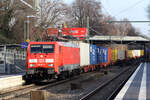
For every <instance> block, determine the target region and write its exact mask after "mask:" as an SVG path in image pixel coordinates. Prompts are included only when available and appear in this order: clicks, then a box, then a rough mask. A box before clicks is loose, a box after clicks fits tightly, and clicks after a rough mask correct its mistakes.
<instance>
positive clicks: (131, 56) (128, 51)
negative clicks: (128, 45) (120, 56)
mask: <svg viewBox="0 0 150 100" xmlns="http://www.w3.org/2000/svg"><path fill="white" fill-rule="evenodd" d="M127 58H133V53H132V50H127Z"/></svg>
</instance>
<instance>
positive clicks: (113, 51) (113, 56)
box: [111, 49, 118, 62]
mask: <svg viewBox="0 0 150 100" xmlns="http://www.w3.org/2000/svg"><path fill="white" fill-rule="evenodd" d="M111 60H112V62H116V61H117V60H118V50H117V49H111Z"/></svg>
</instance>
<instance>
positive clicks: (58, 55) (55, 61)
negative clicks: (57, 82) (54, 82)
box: [25, 42, 80, 81]
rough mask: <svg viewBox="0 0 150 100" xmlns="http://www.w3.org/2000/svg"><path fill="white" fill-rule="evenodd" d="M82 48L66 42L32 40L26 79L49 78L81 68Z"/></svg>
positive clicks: (27, 60)
mask: <svg viewBox="0 0 150 100" xmlns="http://www.w3.org/2000/svg"><path fill="white" fill-rule="evenodd" d="M79 64H80V49H79V47H78V46H76V45H73V44H71V43H65V42H30V43H29V46H28V49H27V57H26V68H27V72H26V79H25V80H26V81H31V80H37V81H40V80H45V79H46V80H49V79H51V78H54V77H58V76H61V77H62V76H63V75H67V74H68V73H70V72H73V71H74V70H79V69H80V66H79Z"/></svg>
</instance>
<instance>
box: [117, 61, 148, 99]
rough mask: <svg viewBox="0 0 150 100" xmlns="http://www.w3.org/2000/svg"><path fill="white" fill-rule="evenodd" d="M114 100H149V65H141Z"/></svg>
mask: <svg viewBox="0 0 150 100" xmlns="http://www.w3.org/2000/svg"><path fill="white" fill-rule="evenodd" d="M115 100H150V63H146V62H145V63H141V64H140V65H139V66H138V68H137V69H136V71H135V72H134V74H133V75H132V76H131V77H130V78H129V80H128V81H127V83H126V84H125V85H124V87H123V88H122V89H121V91H120V92H119V93H118V95H117V96H116V98H115Z"/></svg>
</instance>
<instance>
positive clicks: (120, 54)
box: [118, 50, 125, 60]
mask: <svg viewBox="0 0 150 100" xmlns="http://www.w3.org/2000/svg"><path fill="white" fill-rule="evenodd" d="M124 59H125V50H118V60H124Z"/></svg>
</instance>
